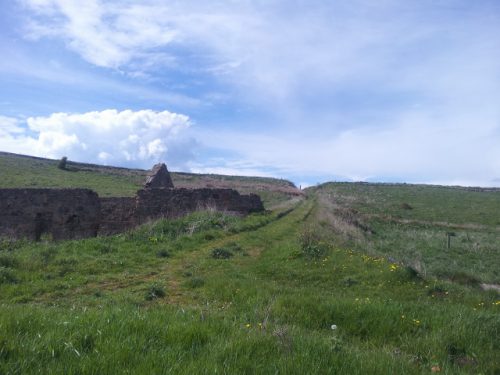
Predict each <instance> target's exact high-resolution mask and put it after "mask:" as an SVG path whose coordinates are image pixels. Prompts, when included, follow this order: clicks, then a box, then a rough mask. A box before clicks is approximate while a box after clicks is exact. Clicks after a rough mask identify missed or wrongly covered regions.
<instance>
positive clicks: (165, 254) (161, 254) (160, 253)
mask: <svg viewBox="0 0 500 375" xmlns="http://www.w3.org/2000/svg"><path fill="white" fill-rule="evenodd" d="M156 256H157V257H158V258H169V257H170V253H169V251H168V250H166V249H162V250H159V251H158V252H157V253H156Z"/></svg>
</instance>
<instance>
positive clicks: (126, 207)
mask: <svg viewBox="0 0 500 375" xmlns="http://www.w3.org/2000/svg"><path fill="white" fill-rule="evenodd" d="M203 209H214V210H218V211H224V212H227V213H230V214H238V215H246V214H249V213H252V212H259V211H262V210H263V209H264V207H263V205H262V201H261V199H260V197H259V196H258V195H255V194H250V195H240V194H239V193H238V192H237V191H236V190H232V189H175V188H173V184H172V180H171V178H170V175H169V173H168V170H167V168H166V166H165V165H164V164H158V165H155V166H154V168H153V173H151V174H150V175H149V176H148V178H147V180H146V184H145V188H144V189H142V190H139V191H138V192H137V195H136V196H135V197H119V198H99V197H98V195H97V193H95V192H94V191H92V190H89V189H0V237H2V236H3V237H9V238H28V239H33V240H40V238H41V237H42V236H43V235H49V236H51V237H52V238H53V239H55V240H61V239H78V238H86V237H95V236H97V235H109V234H115V233H120V232H124V231H126V230H128V229H131V228H133V227H135V226H137V225H140V224H143V223H145V222H148V221H151V220H155V219H159V218H169V219H170V218H177V217H180V216H183V215H186V214H187V213H190V212H194V211H197V210H203Z"/></svg>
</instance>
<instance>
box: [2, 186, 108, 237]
mask: <svg viewBox="0 0 500 375" xmlns="http://www.w3.org/2000/svg"><path fill="white" fill-rule="evenodd" d="M100 207H101V204H100V201H99V197H98V196H97V194H96V193H95V192H93V191H92V190H89V189H0V236H6V237H9V238H28V239H32V240H37V241H38V240H39V239H40V238H41V237H42V235H44V234H47V235H51V236H52V238H53V239H55V240H61V239H73V238H85V237H93V236H94V237H95V236H96V235H97V233H98V230H99V220H100V213H101V209H100Z"/></svg>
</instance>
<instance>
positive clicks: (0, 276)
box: [0, 267, 18, 285]
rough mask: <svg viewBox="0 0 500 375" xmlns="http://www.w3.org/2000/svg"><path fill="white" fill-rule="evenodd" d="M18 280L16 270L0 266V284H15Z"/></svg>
mask: <svg viewBox="0 0 500 375" xmlns="http://www.w3.org/2000/svg"><path fill="white" fill-rule="evenodd" d="M17 282H18V279H17V277H16V276H15V274H14V272H13V271H12V270H10V269H8V268H5V267H0V285H1V284H15V283H17Z"/></svg>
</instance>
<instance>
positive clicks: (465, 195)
mask: <svg viewBox="0 0 500 375" xmlns="http://www.w3.org/2000/svg"><path fill="white" fill-rule="evenodd" d="M313 194H315V195H316V196H317V197H318V199H319V200H320V201H321V210H322V212H321V214H320V216H321V217H322V219H320V221H321V220H322V223H323V225H325V226H326V227H329V226H331V227H332V229H333V230H334V231H335V232H337V233H338V234H340V236H339V237H337V239H339V238H340V239H341V242H343V243H345V244H348V245H349V246H353V247H354V248H356V249H358V250H359V251H364V252H366V253H368V254H372V255H381V256H386V257H388V256H390V257H392V258H394V259H396V260H397V261H399V262H402V263H404V264H407V265H409V266H412V267H414V268H416V269H417V270H418V271H419V272H420V273H422V274H424V275H427V274H428V275H431V276H438V277H441V278H449V279H452V280H455V281H457V282H462V283H472V284H478V283H480V282H484V283H493V284H500V215H499V212H500V191H495V192H476V191H468V190H466V189H460V188H447V187H435V186H424V185H367V184H345V183H329V184H325V185H322V186H320V187H318V188H315V189H314V193H313ZM448 233H452V236H451V237H450V248H448ZM342 240H343V241H342Z"/></svg>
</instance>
